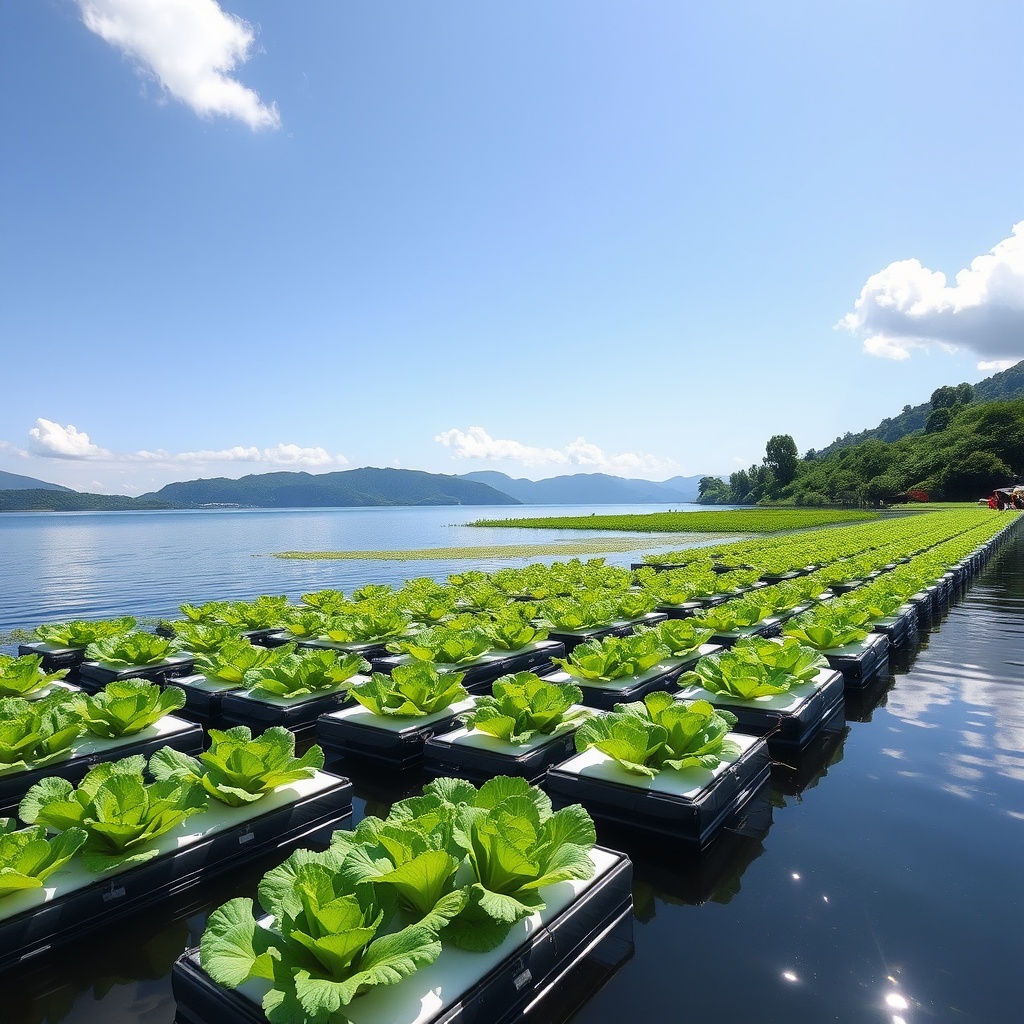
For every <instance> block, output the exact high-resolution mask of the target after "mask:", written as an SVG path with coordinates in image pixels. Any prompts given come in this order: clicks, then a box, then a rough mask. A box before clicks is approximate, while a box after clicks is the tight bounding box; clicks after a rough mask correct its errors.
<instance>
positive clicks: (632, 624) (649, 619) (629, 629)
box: [548, 612, 668, 657]
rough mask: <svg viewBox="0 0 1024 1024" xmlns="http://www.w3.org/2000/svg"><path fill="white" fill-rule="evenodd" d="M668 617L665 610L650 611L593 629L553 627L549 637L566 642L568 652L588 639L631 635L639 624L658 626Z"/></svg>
mask: <svg viewBox="0 0 1024 1024" xmlns="http://www.w3.org/2000/svg"><path fill="white" fill-rule="evenodd" d="M667 618H668V616H667V615H666V614H665V613H664V612H648V613H647V614H646V615H642V616H641V617H640V618H639V619H622V620H620V621H618V622H612V623H609V624H608V625H607V626H595V627H593V628H592V629H553V630H551V632H550V633H548V639H549V640H557V641H558V642H559V643H562V644H564V645H565V651H566V653H567V654H568V653H570V652H571V651H572V649H573V648H574V647H576V646H577V645H578V644H582V643H586V642H587V641H588V640H603V639H604V638H605V637H608V636H629V635H630V634H631V633H635V632H636V629H637V627H638V626H656V625H657V624H658V623H659V622H664V621H665V620H666V619H667ZM556 657H561V655H556Z"/></svg>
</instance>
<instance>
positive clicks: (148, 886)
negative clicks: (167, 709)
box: [0, 772, 352, 968]
mask: <svg viewBox="0 0 1024 1024" xmlns="http://www.w3.org/2000/svg"><path fill="white" fill-rule="evenodd" d="M351 813H352V784H351V782H349V781H348V779H343V778H339V777H337V776H335V775H329V774H328V773H326V772H318V773H317V775H316V776H315V777H314V778H312V779H302V780H300V781H298V782H293V783H289V784H288V785H285V786H281V787H280V788H278V789H276V790H274V791H273V792H271V793H268V794H267V795H266V796H265V797H263V798H262V799H261V800H258V801H256V802H255V803H252V804H246V805H244V806H242V807H228V806H227V805H224V804H217V805H216V806H213V807H210V808H208V809H207V810H205V811H201V812H200V813H199V814H195V815H193V816H192V817H190V818H186V819H185V820H184V821H182V822H180V823H179V824H178V825H176V826H175V827H174V828H173V829H171V830H170V831H169V832H166V833H164V835H162V836H159V837H158V838H157V839H155V840H153V843H152V848H156V849H157V850H159V854H158V855H157V856H156V857H154V858H153V859H151V860H148V861H145V862H143V863H142V864H134V865H129V866H128V867H126V868H123V869H121V870H117V869H113V870H111V871H105V872H103V873H102V874H93V873H91V872H89V871H87V870H86V869H85V867H84V866H83V864H82V862H81V861H80V860H79V859H77V858H76V859H75V860H73V861H71V862H70V863H68V864H67V865H65V866H64V867H63V868H61V869H60V870H59V871H56V872H54V874H52V875H51V876H50V877H49V878H48V879H47V881H46V884H45V885H44V886H43V887H42V888H36V889H23V890H21V891H20V892H16V893H12V894H11V895H9V896H5V897H4V899H3V900H2V901H0V968H4V967H8V966H10V965H12V964H16V963H19V962H20V961H22V960H25V959H26V958H28V957H30V956H33V955H35V954H38V953H41V952H43V951H44V950H47V949H49V948H51V947H55V946H58V945H60V944H61V943H64V942H68V941H71V940H73V939H77V938H80V937H81V936H83V935H85V934H87V933H88V932H91V931H93V930H95V929H97V928H100V927H103V926H106V925H108V924H110V923H111V922H113V921H115V920H117V919H118V918H121V917H123V916H124V915H126V914H128V913H131V912H133V911H137V910H139V909H142V908H146V907H150V906H155V905H156V904H157V903H159V902H160V901H161V900H163V899H165V898H166V897H169V896H172V895H176V894H178V893H180V892H181V891H183V890H184V889H187V888H189V887H191V886H194V885H197V884H198V883H199V882H201V881H203V880H204V879H207V878H211V877H213V876H215V875H218V874H220V873H221V872H224V871H228V870H231V869H232V868H235V867H237V866H238V865H239V864H240V863H242V862H243V861H246V860H249V859H252V858H254V857H257V856H261V855H262V854H264V853H267V852H269V851H272V850H276V849H281V848H282V847H286V846H289V845H290V844H293V843H295V842H296V841H298V840H301V839H304V838H306V837H307V836H309V835H311V834H313V833H316V832H319V831H321V830H326V829H328V828H330V829H334V828H340V827H341V826H342V825H343V824H344V823H345V822H346V821H348V820H349V819H350V817H351Z"/></svg>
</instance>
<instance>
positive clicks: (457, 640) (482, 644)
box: [388, 626, 492, 665]
mask: <svg viewBox="0 0 1024 1024" xmlns="http://www.w3.org/2000/svg"><path fill="white" fill-rule="evenodd" d="M491 649H492V644H491V640H490V637H488V635H487V633H486V632H485V631H484V630H483V629H482V628H481V627H479V626H477V627H474V628H471V629H453V628H451V627H449V626H428V627H427V628H426V629H422V630H420V631H419V632H418V633H414V634H413V635H412V636H410V637H409V638H408V639H405V640H395V641H392V642H391V643H389V644H388V650H389V651H392V652H393V653H395V654H408V655H409V657H411V658H415V659H416V660H417V661H433V662H435V663H436V664H439V665H464V664H466V663H468V662H471V661H477V660H478V659H479V658H480V657H481V656H482V655H484V654H486V653H487V652H488V651H490V650H491Z"/></svg>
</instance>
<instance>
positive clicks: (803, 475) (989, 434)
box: [699, 388, 1024, 505]
mask: <svg viewBox="0 0 1024 1024" xmlns="http://www.w3.org/2000/svg"><path fill="white" fill-rule="evenodd" d="M940 390H941V389H940ZM949 391H951V392H954V393H955V392H957V391H958V389H956V388H951V389H949ZM961 394H962V392H961ZM933 397H934V396H933ZM941 397H944V396H940V400H941ZM1022 469H1024V398H1018V399H1015V400H1013V401H1004V402H977V401H968V402H966V403H965V402H959V401H955V400H954V401H953V402H952V404H950V405H941V406H939V407H938V408H933V409H932V412H931V413H929V415H928V418H927V420H926V422H925V426H924V429H923V430H919V431H917V432H915V433H913V434H909V435H907V436H906V437H903V438H900V439H899V440H896V441H891V442H887V441H884V440H881V439H880V438H877V437H873V438H869V439H868V440H866V441H863V442H861V443H860V444H851V445H845V446H841V447H839V448H836V449H834V450H832V451H831V452H828V453H827V454H817V453H814V452H809V453H808V454H807V455H806V456H805V457H804V458H803V459H799V458H798V457H797V455H796V446H795V444H793V439H792V438H790V437H789V436H788V435H777V436H776V437H773V438H772V439H771V440H769V442H768V445H767V448H766V454H765V458H764V460H763V461H762V463H761V464H760V465H754V466H751V467H750V469H749V470H740V471H738V472H736V473H733V474H732V475H731V476H730V478H729V482H728V483H725V482H724V481H722V480H719V479H717V478H714V477H705V478H704V479H703V480H702V481H701V497H700V499H699V500H701V501H702V502H704V503H706V504H756V503H758V502H765V503H772V502H781V503H788V504H796V505H825V504H833V503H838V504H849V505H856V504H878V503H880V502H890V501H894V500H897V499H900V498H902V497H904V496H906V494H907V492H908V491H922V492H924V493H926V494H927V495H928V497H929V499H931V500H946V501H970V500H973V499H976V498H980V497H984V496H986V495H988V494H989V493H990V492H991V491H992V489H993V488H995V487H1003V486H1006V485H1007V484H1010V483H1012V482H1013V481H1014V478H1015V475H1017V474H1019V473H1020V472H1021V470H1022Z"/></svg>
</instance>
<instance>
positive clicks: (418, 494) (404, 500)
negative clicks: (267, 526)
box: [142, 468, 521, 508]
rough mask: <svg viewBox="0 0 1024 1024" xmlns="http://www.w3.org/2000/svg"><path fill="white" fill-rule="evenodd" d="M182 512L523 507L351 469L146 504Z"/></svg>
mask: <svg viewBox="0 0 1024 1024" xmlns="http://www.w3.org/2000/svg"><path fill="white" fill-rule="evenodd" d="M145 499H154V500H157V501H166V502H170V503H171V504H173V505H176V506H178V507H182V508H196V507H200V506H208V505H238V506H242V507H246V508H337V507H362V506H374V505H519V504H521V502H519V501H517V500H516V499H515V498H512V497H510V496H509V495H507V494H503V493H502V492H500V491H497V490H495V489H494V488H493V487H488V486H487V485H486V484H482V483H477V482H476V481H473V480H464V479H461V478H459V477H455V476H445V475H443V474H439V473H424V472H421V471H419V470H413V469H372V468H367V469H348V470H343V471H341V472H337V473H316V474H313V473H261V474H258V475H253V476H243V477H242V478H241V479H240V480H228V479H226V478H225V477H217V478H214V479H210V480H186V481H183V482H181V483H174V484H168V485H167V486H166V487H162V488H160V490H159V491H154V492H152V493H150V494H144V495H142V500H145Z"/></svg>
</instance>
